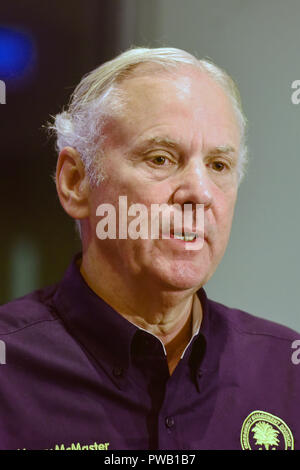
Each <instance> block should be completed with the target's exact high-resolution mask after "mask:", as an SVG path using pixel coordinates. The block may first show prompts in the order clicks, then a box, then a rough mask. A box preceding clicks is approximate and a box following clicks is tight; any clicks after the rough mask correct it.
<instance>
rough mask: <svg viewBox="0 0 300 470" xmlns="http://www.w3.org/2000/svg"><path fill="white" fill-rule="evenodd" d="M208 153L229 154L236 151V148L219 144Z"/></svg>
mask: <svg viewBox="0 0 300 470" xmlns="http://www.w3.org/2000/svg"><path fill="white" fill-rule="evenodd" d="M209 153H210V154H214V155H216V154H217V155H219V154H225V153H227V154H231V153H236V149H235V148H234V147H232V145H220V146H219V147H215V148H214V149H212V150H211V151H210V152H209Z"/></svg>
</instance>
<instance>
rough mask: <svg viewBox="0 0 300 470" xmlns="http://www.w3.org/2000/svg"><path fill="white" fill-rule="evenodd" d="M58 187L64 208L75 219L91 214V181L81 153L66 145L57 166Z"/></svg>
mask: <svg viewBox="0 0 300 470" xmlns="http://www.w3.org/2000/svg"><path fill="white" fill-rule="evenodd" d="M56 189H57V193H58V197H59V200H60V203H61V205H62V206H63V208H64V210H65V211H66V212H67V214H69V215H70V216H71V217H73V218H74V219H84V218H86V217H88V216H89V203H88V195H89V182H88V177H87V175H86V172H85V168H84V165H83V163H82V160H81V158H80V155H79V153H78V152H77V150H76V149H74V148H72V147H65V148H63V149H62V151H61V152H60V154H59V157H58V161H57V166H56Z"/></svg>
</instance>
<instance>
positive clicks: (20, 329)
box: [0, 318, 60, 336]
mask: <svg viewBox="0 0 300 470" xmlns="http://www.w3.org/2000/svg"><path fill="white" fill-rule="evenodd" d="M59 320H60V319H59V318H49V319H44V320H37V321H35V322H34V323H30V324H29V325H25V326H22V327H21V328H18V329H16V330H12V331H9V332H8V333H0V336H8V335H12V334H14V333H18V332H20V331H22V330H25V329H26V328H30V327H31V326H35V325H37V324H39V323H43V322H47V321H48V322H49V321H59Z"/></svg>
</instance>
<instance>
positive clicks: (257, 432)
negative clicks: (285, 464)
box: [241, 410, 294, 450]
mask: <svg viewBox="0 0 300 470" xmlns="http://www.w3.org/2000/svg"><path fill="white" fill-rule="evenodd" d="M241 446H242V449H243V450H293V449H294V438H293V434H292V432H291V430H290V428H289V427H288V425H287V424H286V423H285V422H284V421H283V420H282V419H280V418H278V417H277V416H274V415H272V414H271V413H267V412H266V411H259V410H256V411H253V412H252V413H250V414H249V415H248V416H247V418H246V419H245V421H244V422H243V426H242V430H241Z"/></svg>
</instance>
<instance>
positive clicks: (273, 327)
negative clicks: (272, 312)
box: [207, 299, 300, 342]
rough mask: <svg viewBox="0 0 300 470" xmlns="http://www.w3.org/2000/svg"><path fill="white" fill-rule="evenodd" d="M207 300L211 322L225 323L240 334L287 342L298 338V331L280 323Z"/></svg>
mask: <svg viewBox="0 0 300 470" xmlns="http://www.w3.org/2000/svg"><path fill="white" fill-rule="evenodd" d="M207 302H208V305H209V310H210V311H211V312H212V313H213V315H212V321H213V322H214V321H217V322H222V323H223V324H224V323H225V324H226V325H227V327H228V328H229V329H231V330H233V331H235V332H236V333H239V334H241V335H248V336H249V337H251V336H256V337H261V338H266V339H267V338H270V339H274V340H278V341H289V342H290V341H293V340H295V339H296V338H300V333H299V332H297V331H295V330H293V329H291V328H289V327H287V326H284V325H281V324H280V323H277V322H273V321H270V320H266V319H264V318H261V317H259V316H256V315H255V314H252V313H251V314H250V313H248V312H245V311H243V310H240V309H236V308H231V307H228V306H225V305H223V304H221V303H219V302H215V301H213V300H210V299H207Z"/></svg>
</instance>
